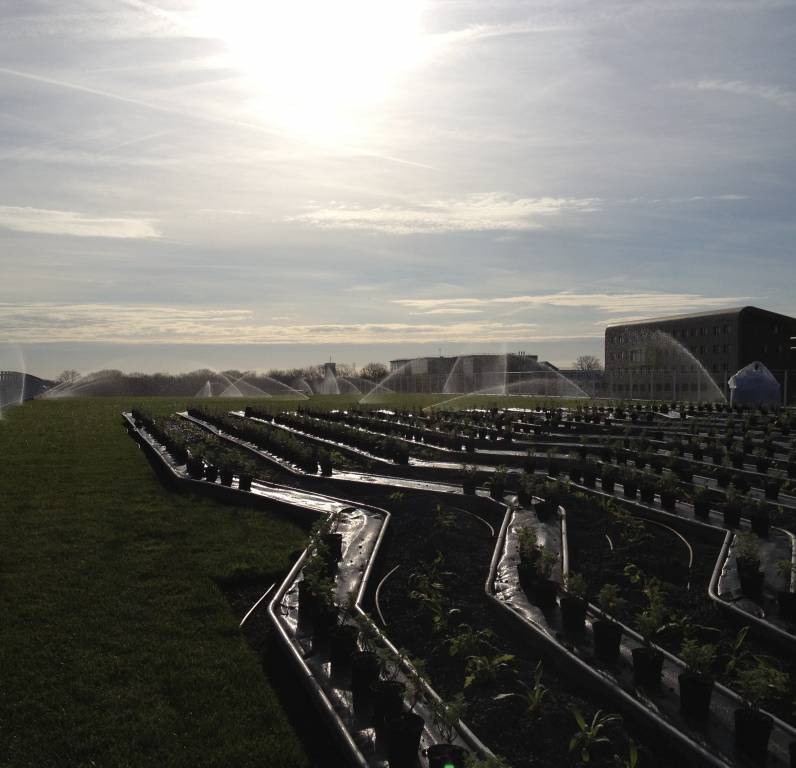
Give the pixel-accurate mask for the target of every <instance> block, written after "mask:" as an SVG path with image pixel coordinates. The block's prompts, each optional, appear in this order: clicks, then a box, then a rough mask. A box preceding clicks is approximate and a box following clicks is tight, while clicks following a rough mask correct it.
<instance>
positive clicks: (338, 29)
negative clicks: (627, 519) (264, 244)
mask: <svg viewBox="0 0 796 768" xmlns="http://www.w3.org/2000/svg"><path fill="white" fill-rule="evenodd" d="M200 17H201V19H202V26H203V27H204V28H205V29H206V30H207V31H208V33H209V34H211V35H213V36H215V37H216V38H218V39H219V40H220V41H221V42H222V44H223V45H224V47H225V49H226V51H227V53H228V55H229V57H231V59H232V62H233V66H235V67H236V68H238V69H239V70H240V71H241V72H242V73H243V74H244V76H245V77H246V78H247V79H249V80H250V81H251V84H252V86H253V88H254V93H255V94H256V96H255V101H256V109H257V111H258V112H259V113H260V115H261V116H262V118H263V119H264V120H266V121H268V122H269V123H271V124H274V125H277V126H279V127H280V128H282V129H284V130H287V131H289V132H290V133H292V134H298V135H301V136H304V137H307V138H310V139H313V140H315V141H318V142H321V143H324V144H334V143H336V142H340V141H350V140H357V139H361V138H363V137H364V136H365V135H366V134H367V132H368V129H369V127H370V126H371V125H372V123H373V122H374V120H373V118H374V116H375V112H374V110H377V109H378V107H379V105H381V104H383V103H384V102H386V101H387V100H388V99H389V98H390V96H391V94H392V93H393V90H394V88H395V86H396V85H397V83H398V82H399V80H400V78H401V77H402V76H404V75H405V74H406V73H407V72H408V71H409V70H410V69H412V68H413V67H414V66H415V65H416V64H417V63H418V62H419V61H420V60H421V59H422V58H423V55H424V41H425V36H424V33H423V27H422V20H423V2H422V0H280V2H273V0H204V2H203V4H202V6H201V12H200Z"/></svg>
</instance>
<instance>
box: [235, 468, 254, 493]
mask: <svg viewBox="0 0 796 768" xmlns="http://www.w3.org/2000/svg"><path fill="white" fill-rule="evenodd" d="M252 479H253V478H252V476H251V475H250V474H249V473H248V472H241V473H240V474H239V475H238V490H241V491H250V490H251V489H252Z"/></svg>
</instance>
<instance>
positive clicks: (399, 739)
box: [385, 712, 425, 768]
mask: <svg viewBox="0 0 796 768" xmlns="http://www.w3.org/2000/svg"><path fill="white" fill-rule="evenodd" d="M424 725H425V721H424V720H423V718H422V717H420V715H416V714H415V713H414V712H403V713H401V714H400V715H396V716H394V717H391V718H390V719H389V720H387V721H386V723H385V732H386V737H387V762H388V763H389V765H390V768H410V766H411V767H412V768H413V767H414V766H415V765H416V764H417V753H418V750H419V749H420V736H421V735H422V733H423V726H424Z"/></svg>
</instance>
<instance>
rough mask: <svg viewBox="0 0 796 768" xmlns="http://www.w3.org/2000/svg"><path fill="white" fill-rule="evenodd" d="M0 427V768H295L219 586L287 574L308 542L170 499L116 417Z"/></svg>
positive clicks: (60, 410)
mask: <svg viewBox="0 0 796 768" xmlns="http://www.w3.org/2000/svg"><path fill="white" fill-rule="evenodd" d="M132 405H142V406H143V407H146V408H149V409H150V410H151V411H156V412H169V411H172V410H174V409H175V408H177V407H180V408H182V407H184V405H185V401H182V400H181V401H167V400H154V399H153V400H151V401H148V402H147V401H143V400H141V399H140V398H139V399H135V400H132V399H126V400H121V399H118V400H117V399H93V400H83V399H69V400H49V401H47V400H45V401H37V402H32V403H27V404H25V405H24V406H22V407H19V408H14V409H12V410H10V411H7V412H5V413H4V417H3V419H2V420H0V532H1V535H0V616H1V617H2V619H0V622H1V623H0V765H3V766H36V768H43V767H44V766H70V768H71V766H155V765H157V766H192V767H194V766H249V765H251V766H255V765H256V766H265V765H267V766H275V767H276V766H291V768H292V767H293V766H305V765H309V764H310V761H309V758H308V757H307V755H306V753H305V750H304V749H303V747H302V745H301V743H300V741H299V740H298V738H297V736H296V734H295V732H294V731H293V730H292V728H291V727H290V725H289V724H288V721H287V718H286V716H285V714H284V712H283V710H282V708H281V706H280V704H279V702H278V700H277V698H276V695H275V693H274V690H273V688H272V687H271V685H270V683H269V680H268V678H267V677H266V673H265V672H264V671H263V668H262V666H261V664H260V661H259V659H258V658H257V656H256V655H255V654H254V653H253V652H252V651H251V650H250V648H249V646H248V645H247V644H246V642H245V641H244V640H243V638H242V636H241V634H240V632H239V630H238V627H237V624H238V619H237V617H236V616H235V615H233V612H232V610H231V608H230V606H229V603H228V602H227V600H226V598H225V596H224V594H223V592H222V591H221V589H220V588H219V587H218V586H217V582H216V580H219V579H225V578H229V577H231V576H234V575H235V574H236V573H249V574H251V573H254V574H262V578H263V581H264V582H265V583H269V582H268V581H267V580H268V578H269V577H270V576H272V575H274V574H276V573H278V572H280V571H283V570H284V569H285V568H286V567H287V565H288V555H289V553H290V552H291V551H293V550H295V549H298V548H301V547H302V546H303V544H304V541H305V533H304V531H302V530H301V529H300V528H299V527H298V526H296V525H294V524H292V523H290V522H287V521H286V520H284V519H281V518H278V517H275V516H272V515H270V514H269V513H266V512H263V511H258V510H254V509H247V508H241V507H232V506H224V505H221V504H218V503H216V502H213V501H210V500H206V499H203V498H200V497H195V496H190V495H186V494H183V493H178V492H174V491H171V490H168V489H167V488H165V487H164V486H163V485H162V484H161V483H160V481H159V480H158V479H157V477H156V475H155V473H154V472H153V470H152V468H151V466H150V465H149V463H148V461H147V460H146V458H145V456H144V454H143V452H142V451H141V450H140V449H139V448H138V446H137V444H136V443H135V441H133V440H132V439H131V438H130V437H129V436H128V435H127V434H126V433H125V430H124V428H123V427H122V425H121V416H120V413H121V411H122V409H123V408H129V407H130V406H132Z"/></svg>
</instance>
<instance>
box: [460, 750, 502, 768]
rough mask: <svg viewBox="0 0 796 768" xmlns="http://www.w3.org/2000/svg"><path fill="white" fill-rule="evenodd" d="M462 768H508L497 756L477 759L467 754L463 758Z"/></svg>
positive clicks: (471, 754) (475, 756) (470, 753)
mask: <svg viewBox="0 0 796 768" xmlns="http://www.w3.org/2000/svg"><path fill="white" fill-rule="evenodd" d="M464 768H510V766H509V764H508V763H507V762H506V761H505V760H504V759H503V758H502V757H499V756H498V755H490V756H489V757H479V756H478V755H474V754H473V753H472V752H469V753H468V754H467V756H466V757H465V758H464Z"/></svg>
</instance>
